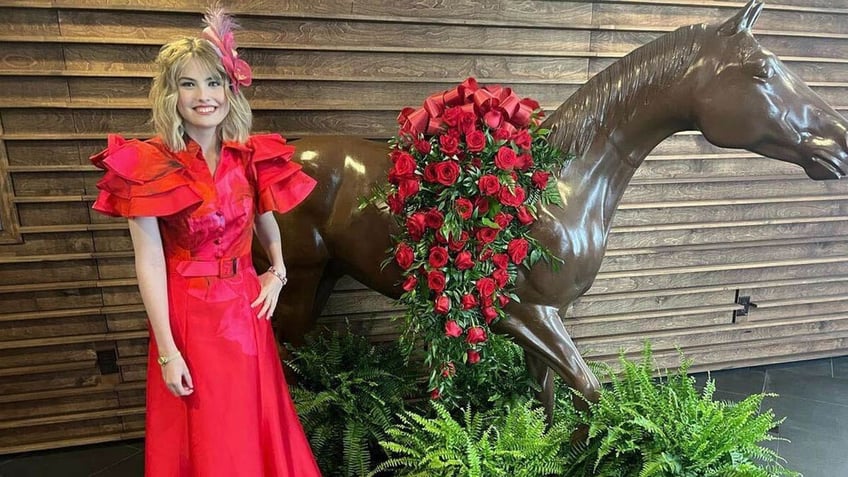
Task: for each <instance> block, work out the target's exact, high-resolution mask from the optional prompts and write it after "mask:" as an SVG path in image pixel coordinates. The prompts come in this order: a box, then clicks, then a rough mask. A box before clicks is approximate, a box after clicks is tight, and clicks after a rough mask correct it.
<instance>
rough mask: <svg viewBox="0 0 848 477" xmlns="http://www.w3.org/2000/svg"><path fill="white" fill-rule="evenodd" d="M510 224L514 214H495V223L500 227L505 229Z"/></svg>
mask: <svg viewBox="0 0 848 477" xmlns="http://www.w3.org/2000/svg"><path fill="white" fill-rule="evenodd" d="M510 222H512V214H507V213H506V212H498V213H497V214H495V223H496V224H498V227H500V228H502V229H505V228H506V227H507V225H509V224H510Z"/></svg>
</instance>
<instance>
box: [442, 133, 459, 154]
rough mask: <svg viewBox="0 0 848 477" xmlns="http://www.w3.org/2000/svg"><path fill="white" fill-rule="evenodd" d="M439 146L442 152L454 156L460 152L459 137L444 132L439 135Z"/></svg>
mask: <svg viewBox="0 0 848 477" xmlns="http://www.w3.org/2000/svg"><path fill="white" fill-rule="evenodd" d="M439 147H440V148H441V150H442V154H445V155H447V156H453V155H454V154H456V153H457V152H459V139H457V137H456V136H453V135H450V134H442V135H441V136H439Z"/></svg>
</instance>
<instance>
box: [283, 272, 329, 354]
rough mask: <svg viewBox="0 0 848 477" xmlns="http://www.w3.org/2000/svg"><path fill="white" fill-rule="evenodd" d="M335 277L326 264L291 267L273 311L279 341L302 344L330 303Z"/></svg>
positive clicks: (296, 345) (294, 344) (295, 344)
mask: <svg viewBox="0 0 848 477" xmlns="http://www.w3.org/2000/svg"><path fill="white" fill-rule="evenodd" d="M336 278H337V277H336V276H335V275H330V276H328V274H327V273H325V267H324V266H321V265H318V264H316V265H315V266H308V267H304V266H301V265H296V266H290V267H289V268H288V279H289V280H288V283H287V284H286V287H285V288H283V291H282V293H281V295H280V302H279V304H278V305H277V310H276V311H275V312H274V325H275V328H276V330H277V341H278V342H280V343H283V342H288V343H291V344H292V345H293V346H295V347H298V346H301V345H303V343H304V336H305V335H306V333H308V332H309V331H310V330H311V329H312V327H313V326H314V324H315V319H316V318H317V317H318V314H319V313H320V312H321V310H322V309H323V308H324V305H325V304H326V303H327V299H328V298H329V296H330V293H331V292H332V291H333V286H334V285H335V283H336Z"/></svg>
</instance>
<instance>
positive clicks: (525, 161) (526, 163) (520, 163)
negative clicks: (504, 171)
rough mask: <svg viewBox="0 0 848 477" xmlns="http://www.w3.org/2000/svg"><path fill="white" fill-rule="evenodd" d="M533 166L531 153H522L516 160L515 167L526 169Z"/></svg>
mask: <svg viewBox="0 0 848 477" xmlns="http://www.w3.org/2000/svg"><path fill="white" fill-rule="evenodd" d="M531 167H533V156H531V155H530V154H521V155H519V156H518V158H516V160H515V168H516V169H519V170H522V171H526V170H527V169H530V168H531Z"/></svg>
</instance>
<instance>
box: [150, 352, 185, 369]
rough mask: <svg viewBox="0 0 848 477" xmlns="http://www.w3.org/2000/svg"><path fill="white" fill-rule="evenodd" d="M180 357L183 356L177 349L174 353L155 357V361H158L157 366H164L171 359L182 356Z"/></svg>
mask: <svg viewBox="0 0 848 477" xmlns="http://www.w3.org/2000/svg"><path fill="white" fill-rule="evenodd" d="M182 357H183V355H182V354H181V353H180V352H179V351H177V352H176V353H172V354H164V355H160V356H159V359H157V360H156V362H157V363H159V366H162V367H163V368H164V367H165V365H167V364H168V363H170V362H171V361H174V360H176V359H179V358H182Z"/></svg>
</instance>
